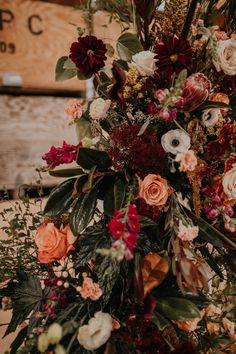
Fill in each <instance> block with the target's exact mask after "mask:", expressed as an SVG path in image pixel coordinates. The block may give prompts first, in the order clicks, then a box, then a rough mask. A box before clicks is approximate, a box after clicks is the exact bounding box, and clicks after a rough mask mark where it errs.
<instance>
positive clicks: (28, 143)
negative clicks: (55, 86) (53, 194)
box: [0, 95, 78, 190]
mask: <svg viewBox="0 0 236 354" xmlns="http://www.w3.org/2000/svg"><path fill="white" fill-rule="evenodd" d="M66 103H67V99H66V98H59V97H43V96H42V97H32V96H31V97H30V96H28V97H24V96H16V97H15V96H8V95H1V96H0V112H1V114H0V132H1V133H0V136H1V138H0V190H1V189H3V187H5V188H6V189H9V190H14V189H17V187H19V185H21V184H23V183H27V184H31V183H32V184H33V185H36V181H37V180H38V177H39V176H38V174H37V173H36V171H35V169H36V168H38V167H40V166H46V163H45V162H44V161H43V160H42V158H41V156H42V155H43V154H44V153H46V152H47V151H48V150H49V149H50V147H51V146H52V145H55V146H61V145H62V143H63V140H65V141H66V142H67V143H69V144H77V143H78V142H77V137H76V132H75V126H68V121H67V118H66V116H65V113H64V107H65V104H66ZM64 167H67V166H66V165H65V166H64ZM42 182H43V185H44V186H53V185H56V184H57V183H59V182H60V180H59V179H58V178H53V177H50V176H49V175H48V173H44V174H43V181H42Z"/></svg>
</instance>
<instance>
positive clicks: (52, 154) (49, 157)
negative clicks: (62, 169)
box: [42, 141, 81, 169]
mask: <svg viewBox="0 0 236 354" xmlns="http://www.w3.org/2000/svg"><path fill="white" fill-rule="evenodd" d="M80 146H81V144H78V145H69V144H67V143H66V142H65V141H63V145H62V147H55V146H52V147H51V148H50V150H49V151H48V152H47V153H46V154H44V155H43V156H42V159H43V160H45V161H46V162H47V164H48V166H49V167H50V168H51V169H53V168H55V167H56V166H59V165H62V164H64V163H71V162H73V161H75V160H76V156H77V152H78V151H79V147H80Z"/></svg>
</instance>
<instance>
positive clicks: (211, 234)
mask: <svg viewBox="0 0 236 354" xmlns="http://www.w3.org/2000/svg"><path fill="white" fill-rule="evenodd" d="M197 224H198V226H199V230H200V232H199V237H200V238H201V239H203V240H204V241H207V242H209V243H211V244H212V245H213V246H216V247H222V246H223V242H222V240H221V239H220V237H219V236H218V235H217V233H216V229H215V228H214V227H213V226H212V225H210V224H209V223H208V222H206V221H205V220H204V219H202V218H198V219H197Z"/></svg>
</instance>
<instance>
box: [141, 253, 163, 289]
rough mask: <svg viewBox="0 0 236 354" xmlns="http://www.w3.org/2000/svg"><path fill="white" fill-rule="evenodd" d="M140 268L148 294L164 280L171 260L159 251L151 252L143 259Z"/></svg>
mask: <svg viewBox="0 0 236 354" xmlns="http://www.w3.org/2000/svg"><path fill="white" fill-rule="evenodd" d="M140 268H141V272H142V277H143V286H144V295H146V294H147V293H148V292H150V291H151V290H152V289H154V288H156V287H157V286H159V285H160V284H161V283H162V282H163V280H164V279H165V277H166V275H167V273H168V271H169V261H168V259H167V258H164V257H161V256H159V254H157V253H149V254H147V255H146V256H145V257H144V258H143V259H142V260H141V264H140Z"/></svg>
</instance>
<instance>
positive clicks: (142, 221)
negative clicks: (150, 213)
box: [139, 216, 157, 228]
mask: <svg viewBox="0 0 236 354" xmlns="http://www.w3.org/2000/svg"><path fill="white" fill-rule="evenodd" d="M139 223H140V226H141V228H142V227H148V226H157V223H156V222H155V221H153V220H152V219H149V218H148V217H146V216H141V218H140V220H139Z"/></svg>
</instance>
